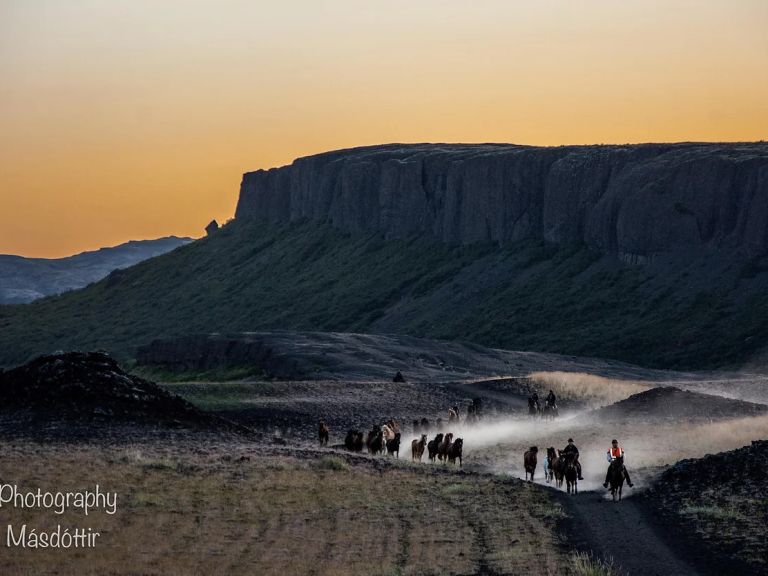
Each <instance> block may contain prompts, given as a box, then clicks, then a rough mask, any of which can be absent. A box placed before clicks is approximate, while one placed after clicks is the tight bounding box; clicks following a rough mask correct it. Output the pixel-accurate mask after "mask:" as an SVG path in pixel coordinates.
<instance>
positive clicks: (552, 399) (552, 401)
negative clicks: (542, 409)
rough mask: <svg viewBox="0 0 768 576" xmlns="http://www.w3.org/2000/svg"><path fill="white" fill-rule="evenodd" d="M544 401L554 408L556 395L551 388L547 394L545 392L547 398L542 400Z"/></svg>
mask: <svg viewBox="0 0 768 576" xmlns="http://www.w3.org/2000/svg"><path fill="white" fill-rule="evenodd" d="M544 402H545V403H546V405H547V406H549V407H550V408H554V407H555V406H556V405H557V397H556V396H555V393H554V392H552V390H550V391H549V394H547V398H546V399H545V400H544Z"/></svg>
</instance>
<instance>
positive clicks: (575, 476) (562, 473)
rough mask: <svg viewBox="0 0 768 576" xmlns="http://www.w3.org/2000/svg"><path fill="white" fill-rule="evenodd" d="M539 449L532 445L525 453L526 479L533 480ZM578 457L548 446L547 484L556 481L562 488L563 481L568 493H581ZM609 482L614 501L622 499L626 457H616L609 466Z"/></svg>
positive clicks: (545, 476) (545, 473)
mask: <svg viewBox="0 0 768 576" xmlns="http://www.w3.org/2000/svg"><path fill="white" fill-rule="evenodd" d="M538 452H539V449H538V447H536V446H531V447H530V448H529V449H528V450H526V451H525V454H523V466H524V468H525V479H526V480H528V481H529V482H533V477H534V474H535V473H536V465H537V461H538ZM576 460H577V457H576V455H575V454H573V453H563V451H562V450H556V449H555V448H554V447H552V446H550V447H549V448H547V459H546V461H545V464H544V479H545V480H546V481H547V484H549V483H551V482H554V485H555V486H557V487H558V488H560V489H562V487H563V483H564V482H565V484H566V491H567V492H568V494H571V493H573V494H578V493H579V473H578V469H577V467H576ZM608 484H609V486H610V489H611V496H612V497H613V501H614V502H616V501H621V491H622V488H623V486H624V457H623V456H619V457H618V458H615V459H614V460H613V461H612V462H611V464H610V465H609V467H608Z"/></svg>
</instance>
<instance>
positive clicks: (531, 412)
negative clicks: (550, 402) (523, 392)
mask: <svg viewBox="0 0 768 576" xmlns="http://www.w3.org/2000/svg"><path fill="white" fill-rule="evenodd" d="M538 414H539V402H538V400H534V399H533V398H528V416H530V417H531V418H536V416H538Z"/></svg>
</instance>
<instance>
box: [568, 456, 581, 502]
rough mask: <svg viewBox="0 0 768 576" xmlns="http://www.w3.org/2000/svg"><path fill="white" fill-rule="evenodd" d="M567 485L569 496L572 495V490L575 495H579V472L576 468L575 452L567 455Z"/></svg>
mask: <svg viewBox="0 0 768 576" xmlns="http://www.w3.org/2000/svg"><path fill="white" fill-rule="evenodd" d="M565 484H566V491H567V492H568V494H570V493H571V488H573V493H574V494H578V493H579V471H578V469H577V468H576V455H575V454H574V453H573V452H570V453H568V454H566V455H565Z"/></svg>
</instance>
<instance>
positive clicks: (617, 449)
mask: <svg viewBox="0 0 768 576" xmlns="http://www.w3.org/2000/svg"><path fill="white" fill-rule="evenodd" d="M605 456H606V458H607V459H608V462H609V464H608V471H607V472H606V473H605V482H603V488H608V480H610V478H609V475H610V472H611V464H613V461H614V460H616V458H619V457H621V458H624V449H623V448H622V447H621V446H619V441H618V440H616V438H614V439H613V440H611V447H610V448H609V449H608V452H606V454H605ZM621 468H622V472H623V473H624V479H625V480H626V481H627V484H628V485H629V487H630V488H632V486H633V484H632V480H630V479H629V472H627V467H626V466H624V464H622V465H621Z"/></svg>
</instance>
